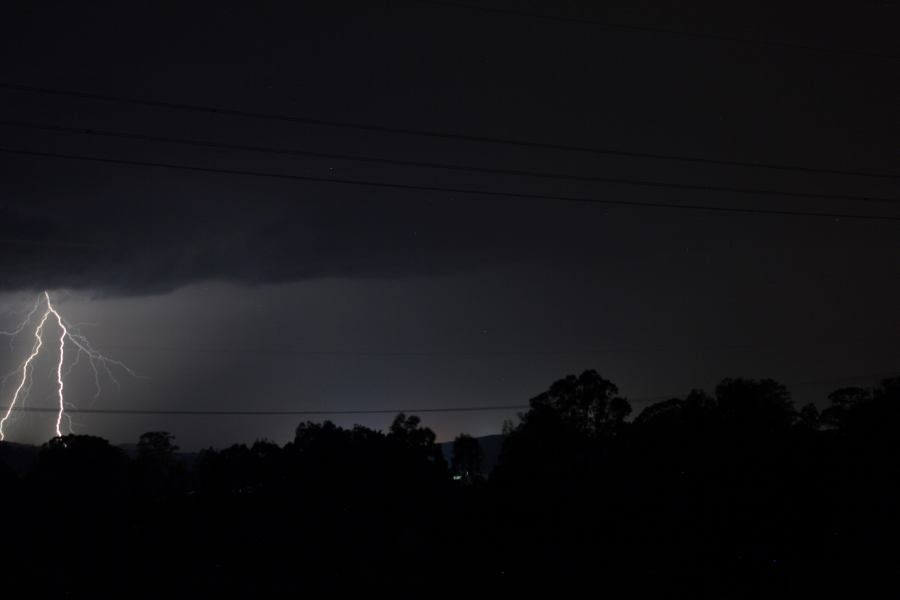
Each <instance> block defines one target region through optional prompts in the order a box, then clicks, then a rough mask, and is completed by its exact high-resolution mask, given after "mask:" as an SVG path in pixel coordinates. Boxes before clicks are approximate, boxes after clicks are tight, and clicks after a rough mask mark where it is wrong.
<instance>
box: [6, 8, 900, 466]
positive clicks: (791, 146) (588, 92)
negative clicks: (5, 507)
mask: <svg viewBox="0 0 900 600" xmlns="http://www.w3.org/2000/svg"><path fill="white" fill-rule="evenodd" d="M472 4H478V3H477V2H475V0H472ZM787 4H788V5H789V6H786V3H785V2H775V1H773V2H763V3H751V4H747V5H741V6H740V7H736V6H734V5H732V4H731V3H718V2H698V3H693V4H692V6H691V7H690V8H689V9H687V8H685V7H684V6H683V3H674V2H673V3H668V2H663V1H662V0H648V1H641V2H634V1H628V2H624V1H617V2H606V3H596V2H584V1H582V2H563V3H560V2H555V3H554V2H549V1H534V2H516V3H512V2H506V3H504V2H500V1H499V0H494V1H492V2H487V3H481V4H479V6H482V7H495V8H501V9H506V8H512V9H514V10H515V11H525V12H530V13H536V14H540V15H557V16H565V17H567V18H570V19H569V20H566V19H550V18H537V17H532V16H528V15H524V14H518V13H510V12H504V11H502V10H501V11H489V10H487V11H486V10H475V9H472V8H466V7H465V6H461V5H458V4H456V3H452V2H447V3H442V2H416V1H411V0H410V1H401V0H395V1H385V0H374V1H371V2H358V3H357V2H344V1H335V2H295V3H275V2H242V3H236V2H215V3H200V2H192V3H177V4H176V3H172V6H171V7H168V8H166V7H163V3H157V2H143V3H131V2H129V3H121V2H117V3H113V2H109V3H106V2H78V3H71V2H41V3H35V2H18V1H16V2H9V3H5V4H4V9H3V13H4V14H3V16H2V18H0V47H2V56H3V58H4V60H3V61H2V63H0V111H2V113H0V121H2V122H0V136H2V138H0V149H2V152H0V289H2V291H0V329H7V328H9V327H10V326H12V325H14V323H15V322H16V321H17V320H18V319H19V318H21V316H22V314H23V313H24V312H25V311H27V310H28V309H29V308H30V306H31V304H32V303H33V301H34V297H35V294H36V293H38V292H39V291H40V290H44V289H48V290H50V291H51V294H52V297H53V298H54V299H55V301H56V303H57V305H58V307H59V308H60V310H61V311H62V312H63V313H64V314H65V315H66V317H67V318H68V319H69V321H70V322H72V323H84V325H83V326H82V331H83V332H84V333H85V334H86V335H88V336H90V338H91V339H92V340H93V342H94V343H95V345H96V346H97V348H98V349H100V350H102V351H103V352H105V353H106V354H108V355H110V356H112V357H114V358H118V359H121V360H123V361H125V362H126V363H127V364H129V365H130V366H131V367H133V368H134V369H135V370H136V371H137V372H138V373H140V374H141V375H143V376H145V378H139V379H133V378H128V377H122V378H121V383H122V387H121V390H116V388H115V386H109V385H107V386H106V389H105V390H104V393H103V395H101V396H100V397H99V398H98V399H96V400H92V398H91V396H92V394H93V392H92V389H91V385H90V381H89V379H90V374H89V373H82V372H79V373H78V374H76V375H75V376H74V378H73V379H72V382H71V385H70V386H69V388H68V389H69V390H70V391H69V398H70V400H71V401H72V402H73V403H74V404H75V405H77V406H80V407H88V406H94V407H96V408H103V409H118V408H123V409H156V410H201V411H202V410H368V409H394V408H398V409H400V408H406V409H416V408H418V409H421V408H443V407H472V406H496V405H521V404H527V401H528V399H529V398H531V397H533V396H534V395H536V394H538V393H540V392H541V391H543V390H544V389H545V388H546V387H547V386H548V385H549V384H550V383H551V382H552V381H553V380H555V379H557V378H559V377H561V376H563V375H565V374H567V373H574V372H580V371H582V370H584V369H587V368H595V369H597V370H598V371H599V372H600V373H601V374H602V375H603V376H605V377H607V378H608V379H611V380H612V381H614V382H615V383H617V384H618V385H619V388H620V391H621V392H622V393H623V394H624V395H625V396H627V397H628V398H629V399H630V400H631V401H632V404H633V406H634V409H635V412H639V411H640V410H641V409H642V408H643V407H644V406H646V405H647V404H648V403H650V402H652V401H655V400H659V399H663V398H667V397H670V396H673V395H677V394H684V393H686V392H687V391H689V390H690V389H691V388H705V389H711V388H712V387H713V386H714V385H715V384H716V383H717V382H718V381H719V380H720V379H722V378H724V377H727V376H746V377H773V378H777V379H779V380H780V381H782V382H784V383H786V384H790V388H791V390H792V392H793V393H794V396H795V400H797V402H798V403H802V402H806V401H824V399H825V395H826V394H827V393H828V392H829V391H830V390H832V389H834V388H836V387H839V386H841V385H847V384H851V383H859V384H869V383H873V382H874V381H876V380H877V379H879V378H880V377H881V376H887V375H890V374H896V373H898V372H900V354H898V350H897V342H898V339H900V317H898V311H897V307H898V300H900V260H898V257H900V206H897V204H896V203H897V202H900V198H898V186H897V178H896V174H897V173H900V166H898V157H900V144H898V140H900V135H898V134H900V118H898V107H900V78H898V77H897V72H898V65H900V58H898V57H900V47H898V43H897V38H896V35H895V34H896V25H897V22H898V17H900V6H898V5H897V4H896V3H891V2H874V1H872V2H832V3H824V4H823V3H821V2H796V3H787ZM609 24H617V25H619V26H617V27H609V26H607V25H609ZM677 32H690V35H685V34H680V33H677ZM734 38H738V39H734ZM740 40H744V41H740ZM746 40H750V41H746ZM9 84H12V87H10V85H9ZM15 86H26V87H27V86H32V87H38V88H47V89H49V90H55V91H56V92H67V91H71V92H80V93H87V94H97V95H101V96H104V95H105V96H115V97H120V98H126V99H134V100H142V101H158V102H161V103H175V104H190V105H198V106H204V107H219V108H226V109H233V110H236V111H244V112H251V113H264V114H269V115H286V116H294V117H302V118H303V119H307V121H294V122H291V121H289V120H277V119H263V118H260V117H259V116H257V117H249V116H238V115H228V114H216V113H215V112H212V111H188V110H179V109H176V108H174V107H168V108H167V107H163V106H146V105H140V104H137V103H128V102H113V101H106V100H103V99H100V98H96V97H95V98H88V97H78V96H73V95H66V94H62V93H39V92H37V91H35V90H31V91H29V90H26V89H22V88H21V87H19V88H16V87H15ZM309 120H322V121H334V122H344V123H351V124H364V125H370V126H376V127H374V128H355V127H333V126H326V125H322V124H319V125H316V124H313V123H311V122H309ZM35 125H40V126H41V127H43V129H41V128H36V127H35ZM48 127H49V129H48ZM53 127H57V129H56V130H53V129H52V128H53ZM65 128H72V129H80V130H85V129H89V130H93V131H94V133H93V134H86V133H77V132H74V131H66V130H64V129H65ZM378 128H383V129H382V130H379V129H378ZM391 129H397V130H421V131H429V132H440V133H449V134H454V135H451V136H444V137H441V136H422V135H410V134H408V133H400V132H397V131H394V132H391V131H389V130H391ZM101 131H102V132H117V133H127V134H137V135H138V136H140V135H144V136H157V137H168V138H179V139H181V140H192V141H194V142H215V143H224V144H231V145H244V146H254V147H266V148H277V149H286V150H293V151H302V152H307V153H309V152H314V153H320V154H329V155H355V156H364V157H374V158H378V159H380V160H382V161H384V159H389V160H392V161H418V162H429V163H449V164H453V165H466V166H471V167H479V168H486V169H501V170H503V169H505V170H516V171H528V172H531V173H553V174H563V175H568V176H577V177H582V178H615V179H620V180H622V179H625V180H629V181H644V182H665V183H670V184H688V185H691V186H697V187H698V188H702V187H717V188H722V187H729V188H743V189H747V188H752V189H756V190H759V189H763V190H781V191H787V192H791V193H794V194H808V196H807V197H798V196H797V195H793V196H791V195H775V194H746V193H737V192H727V191H721V190H709V189H707V190H703V189H683V188H677V187H668V188H666V187H656V188H654V187H648V186H639V185H632V184H625V183H609V182H598V181H585V180H583V179H582V180H578V179H577V178H571V177H570V178H548V177H530V176H524V175H521V174H511V173H505V174H502V173H489V172H484V171H479V172H473V171H459V170H452V169H439V168H427V167H421V166H419V167H416V166H412V165H408V164H407V165H402V164H396V162H395V163H393V164H389V163H387V162H362V161H350V160H344V159H339V158H335V157H333V156H332V157H325V156H317V157H315V156H309V155H285V154H275V153H271V152H268V153H267V152H259V151H249V150H238V149H234V148H232V149H226V148H213V147H208V146H202V145H197V144H193V145H188V144H175V143H167V142H163V141H159V140H149V139H146V138H145V139H137V137H136V136H132V137H131V138H126V137H121V136H119V137H113V136H109V135H97V133H98V132H101ZM454 136H463V137H464V136H470V137H482V138H483V137H489V138H501V139H506V140H518V141H522V142H528V143H525V144H499V143H489V142H478V141H475V140H472V139H468V140H466V139H461V137H454ZM529 143H536V144H531V145H529ZM540 144H546V145H553V146H556V147H555V148H549V147H540ZM561 146H577V147H583V148H593V149H601V150H614V151H620V152H623V153H636V154H642V155H647V154H654V155H667V156H681V157H694V158H703V159H711V160H713V161H724V162H732V163H766V164H770V165H782V166H789V167H802V168H801V169H769V168H755V167H747V166H738V165H735V164H731V165H726V164H718V163H716V162H698V161H681V160H665V159H659V158H656V159H654V158H649V157H647V156H626V155H621V154H620V155H616V154H609V153H598V152H585V151H581V152H579V151H573V150H565V149H562V148H560V147H561ZM9 150H13V151H15V152H14V153H10V152H8V151H9ZM22 151H25V152H31V153H39V154H43V155H42V156H39V155H34V154H22V153H21V152H22ZM47 154H63V155H69V156H83V157H95V158H105V159H113V160H119V161H126V162H128V161H132V162H142V163H157V164H158V163H165V164H170V165H183V166H191V167H201V168H207V169H215V170H221V171H252V172H257V173H259V172H265V173H278V174H286V175H292V176H300V177H309V178H319V179H324V178H327V179H341V180H356V181H360V180H361V181H370V182H385V183H390V184H400V185H403V186H411V187H413V188H415V187H417V186H418V187H420V188H421V187H440V188H452V189H454V190H457V191H434V190H423V189H400V188H395V187H373V186H364V185H347V184H341V183H334V182H323V181H318V182H317V181H308V180H298V179H295V180H291V179H286V178H277V177H260V176H251V175H247V174H244V175H240V174H234V173H222V172H219V173H212V172H200V171H190V170H175V169H171V168H163V167H159V166H157V167H151V166H146V165H143V166H142V165H134V164H131V165H125V164H113V163H109V162H91V161H76V160H71V159H65V158H60V157H55V158H54V157H50V156H46V155H47ZM805 168H811V169H813V170H811V171H810V170H804V169H805ZM828 171H831V172H828ZM850 171H852V172H859V173H865V174H868V175H860V174H858V175H849V174H846V172H850ZM460 189H466V190H483V191H492V192H504V193H508V195H505V196H498V195H494V196H482V195H477V194H468V193H462V192H459V191H458V190H460ZM516 194H523V196H522V197H517V196H516ZM815 194H823V195H830V196H832V197H830V198H829V197H814V195H815ZM535 196H552V197H555V199H553V198H537V197H535ZM834 196H843V198H835V197H834ZM561 197H576V198H583V199H594V200H599V201H600V202H599V203H592V202H571V201H567V200H562V199H560V198H561ZM873 199H886V200H889V202H880V201H873ZM610 201H613V202H622V203H637V204H645V206H625V205H620V204H605V203H603V202H610ZM890 201H892V202H890ZM646 204H667V205H692V206H697V205H702V206H707V207H713V208H715V207H718V208H749V209H762V210H768V211H775V212H776V213H779V214H752V213H748V212H721V211H714V210H700V209H696V208H692V209H686V208H680V209H679V208H671V207H665V206H646ZM790 212H801V213H815V212H819V213H828V214H831V215H843V216H841V217H837V216H831V217H814V216H803V215H790V214H785V213H790ZM864 216H870V217H876V218H868V219H867V218H853V217H864ZM26 345H27V344H24V343H23V344H14V346H13V349H12V350H11V351H6V347H5V346H3V348H4V352H3V353H2V354H0V369H2V372H3V373H6V372H8V371H11V370H13V369H15V368H16V366H17V364H18V361H20V359H21V358H22V355H23V353H24V352H25V351H26V350H27V349H26ZM45 358H46V360H45V361H44V363H40V364H39V365H38V367H39V368H38V370H37V371H36V375H35V385H34V389H33V394H32V398H31V400H30V402H31V404H33V405H35V406H49V405H51V404H52V398H51V396H52V394H53V387H52V381H51V380H50V374H49V370H50V368H51V367H50V366H49V365H50V363H51V362H52V358H50V357H45ZM45 363H46V364H45ZM40 365H43V366H40ZM45 374H46V377H45ZM10 391H11V390H10V382H9V381H7V382H6V383H5V384H4V387H3V390H2V393H3V398H2V400H0V405H6V404H7V402H8V396H9V393H10ZM515 413H516V411H515V410H513V409H510V410H505V411H493V412H489V411H482V412H455V413H427V414H423V420H424V422H425V424H427V425H429V426H431V427H432V428H433V429H434V430H435V431H436V432H437V434H438V439H439V440H445V439H451V438H452V437H453V436H455V435H456V434H458V433H460V432H462V431H465V432H469V433H472V434H474V435H485V434H489V433H497V432H499V430H500V428H501V424H502V422H503V420H504V419H508V418H514V416H515ZM391 417H392V415H390V414H375V415H352V416H335V417H333V419H334V420H335V421H336V422H338V423H339V424H342V425H352V424H353V423H360V424H364V425H369V426H374V427H379V428H383V427H385V426H386V425H387V424H388V423H389V421H390V419H391ZM303 418H304V417H300V416H289V417H285V416H254V417H236V416H228V417H223V416H218V417H212V416H183V415H182V416H172V415H153V416H148V415H121V414H114V415H97V414H77V415H73V419H74V426H75V430H76V431H77V432H79V433H90V434H95V435H102V436H104V437H107V438H109V439H110V440H112V441H113V442H117V443H118V442H133V441H136V439H137V437H138V435H139V434H140V433H141V432H144V431H147V430H154V429H164V430H168V431H171V432H172V433H174V434H175V435H176V436H177V439H178V442H179V443H180V444H181V445H182V447H185V448H189V449H195V448H199V447H201V446H206V445H216V446H222V445H225V444H230V443H232V442H248V441H253V440H254V439H257V438H263V437H267V438H269V439H272V440H275V441H278V442H283V441H286V440H287V439H289V438H290V437H291V436H292V434H293V430H294V427H295V426H296V424H297V423H298V422H299V421H300V420H301V419H303ZM316 418H322V417H316ZM49 421H50V416H49V415H47V414H41V413H25V414H22V415H20V416H19V421H18V422H17V424H16V426H15V427H13V428H12V429H10V430H9V431H10V439H16V440H19V441H45V440H46V439H47V438H48V437H49V436H50V434H51V433H52V426H51V425H50V423H49Z"/></svg>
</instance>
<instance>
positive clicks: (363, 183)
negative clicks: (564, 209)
mask: <svg viewBox="0 0 900 600" xmlns="http://www.w3.org/2000/svg"><path fill="white" fill-rule="evenodd" d="M0 152H2V153H6V154H13V155H18V156H31V157H37V158H53V159H63V160H73V161H81V162H94V163H101V164H113V165H124V166H136V167H153V168H161V169H172V170H178V171H190V172H198V173H212V174H219V175H235V176H244V177H262V178H268V179H285V180H291V181H307V182H311V183H327V184H337V185H348V186H356V187H368V188H382V189H395V190H406V191H417V192H439V193H448V194H461V195H467V196H485V197H492V198H518V199H531V200H553V201H558V202H572V203H579V204H600V205H607V206H628V207H640V208H670V209H677V210H693V211H698V210H699V211H710V212H719V213H738V214H756V215H779V216H790V217H816V218H828V219H848V220H851V219H852V220H864V221H900V216H890V215H867V214H860V213H844V212H840V213H838V212H809V211H802V210H781V209H769V208H739V207H727V206H716V205H712V204H675V203H669V202H646V201H630V200H612V199H606V198H588V197H585V196H561V195H553V194H529V193H522V192H506V191H492V190H474V189H467V188H453V187H442V186H432V185H416V184H405V183H389V182H383V181H367V180H360V179H340V178H335V177H313V176H307V175H291V174H287V173H272V172H267V171H250V170H241V169H224V168H215V167H197V166H189V165H179V164H173V163H163V162H150V161H138V160H126V159H115V158H101V157H96V156H83V155H77V154H63V153H59V152H38V151H32V150H20V149H13V148H3V147H0ZM610 183H622V184H625V185H638V184H640V185H643V186H649V187H658V188H671V189H695V190H703V191H718V190H715V189H710V188H709V187H705V186H690V187H689V188H688V187H687V186H685V185H682V184H667V183H649V182H629V181H627V180H622V181H616V182H612V181H611V182H610Z"/></svg>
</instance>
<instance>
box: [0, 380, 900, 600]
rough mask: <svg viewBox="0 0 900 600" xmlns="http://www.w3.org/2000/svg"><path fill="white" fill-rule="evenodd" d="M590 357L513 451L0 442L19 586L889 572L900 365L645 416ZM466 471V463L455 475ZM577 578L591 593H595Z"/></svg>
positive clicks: (260, 589)
mask: <svg viewBox="0 0 900 600" xmlns="http://www.w3.org/2000/svg"><path fill="white" fill-rule="evenodd" d="M629 412H630V407H629V406H628V403H627V402H626V401H624V400H623V399H621V398H619V397H618V394H617V390H616V389H615V386H613V385H612V384H610V383H609V382H607V381H605V380H603V379H601V378H600V377H599V376H597V375H596V373H594V372H586V373H584V374H582V375H581V376H579V377H570V378H567V379H565V380H561V381H559V382H557V383H556V384H554V385H553V386H552V387H551V389H550V390H549V391H548V392H546V393H544V394H542V395H540V396H538V397H537V398H535V399H534V400H532V408H531V410H530V411H528V412H527V413H526V414H524V415H523V418H522V422H521V423H520V424H518V425H517V426H516V427H514V428H510V429H509V431H507V436H506V439H505V443H504V449H503V454H502V456H501V459H500V464H499V465H498V467H497V468H496V469H495V470H494V472H493V473H492V474H491V475H490V477H489V478H487V479H485V478H483V477H481V476H480V475H478V471H479V452H478V448H477V444H473V443H472V440H471V438H468V439H467V438H462V439H461V441H459V442H458V443H457V445H456V448H455V449H456V452H455V454H454V461H453V464H452V465H448V464H447V463H446V462H445V461H444V459H443V457H442V455H441V452H440V450H439V447H438V446H437V445H436V444H435V443H434V435H433V434H432V433H431V432H430V431H429V430H428V429H426V428H423V427H421V426H420V425H419V423H418V420H417V419H415V418H414V417H412V418H410V417H404V416H402V415H401V416H398V418H397V420H396V421H395V423H394V425H393V426H392V428H391V429H390V431H389V432H388V433H381V432H376V431H372V430H369V429H365V428H354V429H352V430H345V429H341V428H338V427H335V426H333V425H331V424H329V423H326V424H312V423H305V424H302V425H300V427H298V429H297V436H296V439H295V440H294V442H292V443H289V444H287V445H285V446H284V447H279V446H277V445H275V444H271V443H267V442H257V443H256V444H254V445H253V446H252V447H249V448H248V447H246V446H234V447H231V448H229V449H226V450H222V451H206V452H203V453H201V454H200V455H199V456H198V457H197V459H196V460H195V461H194V462H193V463H192V464H185V463H183V462H182V461H180V460H179V459H178V455H177V454H175V453H174V450H175V448H174V446H173V445H172V440H171V438H170V436H168V435H166V434H163V433H149V434H146V435H145V436H143V437H142V438H141V443H140V444H139V447H138V450H137V452H136V453H135V454H134V456H131V457H129V456H128V455H126V454H125V453H124V452H123V451H122V450H120V449H119V448H116V447H113V446H111V445H109V444H108V443H107V442H105V441H104V440H102V439H100V438H93V437H89V436H68V437H64V438H60V439H54V440H51V441H50V442H48V443H47V444H45V445H44V446H43V447H42V448H41V450H40V453H39V456H38V458H37V460H36V461H35V462H34V463H33V464H32V465H29V466H27V467H24V468H23V467H22V466H21V464H20V463H21V461H20V463H16V460H15V457H16V456H17V453H18V454H21V452H22V449H21V448H16V447H14V446H12V445H10V444H6V445H0V498H2V505H0V508H2V511H3V515H4V522H3V525H2V535H3V539H2V556H0V558H2V562H0V569H2V577H3V581H4V596H6V594H7V593H8V594H10V596H9V597H16V596H18V595H19V594H26V595H27V597H34V598H37V597H57V598H63V597H66V598H71V597H78V598H82V597H83V598H88V597H91V598H96V597H111V596H115V597H123V598H166V597H188V596H193V597H213V598H214V597H222V596H225V597H234V596H242V597H274V596H284V597H296V596H299V595H301V594H304V593H322V592H332V593H341V592H348V591H364V592H366V593H369V594H373V595H374V594H376V593H379V594H380V593H384V592H387V593H388V594H389V595H394V596H413V595H415V596H419V597H422V596H426V595H437V594H446V593H448V592H450V593H468V594H483V593H487V594H495V595H503V596H504V597H506V596H509V595H513V594H516V595H518V594H525V593H528V592H540V591H545V592H557V593H559V594H560V596H559V597H566V596H569V595H574V593H575V590H576V589H581V590H584V591H586V592H587V593H590V594H595V595H597V596H607V597H624V596H626V595H627V596H629V597H653V598H700V597H705V598H773V597H784V598H804V597H811V596H813V595H820V596H821V595H827V596H832V595H835V594H852V597H875V596H876V595H877V596H879V597H880V596H882V595H883V594H884V591H883V590H890V589H891V588H892V587H893V586H892V585H889V587H886V588H883V587H882V586H883V585H885V584H886V583H887V584H892V582H891V579H892V574H893V572H894V570H895V568H896V566H895V560H894V559H895V556H896V555H897V544H898V540H900V537H898V533H900V528H898V522H900V521H898V500H900V467H898V465H900V451H898V450H900V443H898V437H897V434H896V429H897V427H898V421H900V379H893V380H887V381H885V382H884V383H883V384H882V385H881V386H880V387H878V388H876V389H874V390H863V389H857V388H846V389H842V390H838V391H836V392H835V393H833V394H832V395H831V396H830V398H829V404H828V408H827V409H825V410H823V411H822V413H821V414H820V413H819V412H818V411H817V410H815V409H814V408H813V407H811V406H810V407H804V408H803V409H802V410H800V411H797V410H795V409H794V407H793V405H792V404H791V402H790V399H789V397H788V394H787V392H786V390H785V389H784V388H783V387H782V386H780V385H779V384H777V383H775V382H772V381H746V380H726V381H724V382H722V384H721V385H720V386H719V387H718V388H717V389H716V393H715V395H713V396H708V395H706V394H704V393H701V392H693V393H691V394H689V395H688V396H687V397H686V398H683V399H673V400H670V401H667V402H663V403H659V404H657V405H654V406H652V407H650V408H648V409H647V410H645V411H644V412H643V413H641V414H640V415H638V417H637V418H635V419H634V420H633V421H630V422H629V421H628V420H627V419H626V417H627V416H628V413H629ZM453 475H455V476H456V478H455V479H454V477H453ZM581 593H584V592H581Z"/></svg>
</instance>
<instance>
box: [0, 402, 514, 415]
mask: <svg viewBox="0 0 900 600" xmlns="http://www.w3.org/2000/svg"><path fill="white" fill-rule="evenodd" d="M523 408H528V405H527V404H510V405H506V406H464V407H443V408H412V409H411V408H373V409H359V410H340V409H338V410H156V409H140V408H138V409H128V408H118V409H117V408H68V407H67V408H66V413H84V414H101V415H184V416H201V415H202V416H289V415H381V414H397V413H405V414H415V413H444V412H484V411H495V410H515V409H523ZM7 409H8V407H7V406H4V407H3V408H2V410H7ZM13 410H14V411H20V412H40V413H44V412H52V413H57V412H59V407H58V406H57V407H52V406H14V407H13Z"/></svg>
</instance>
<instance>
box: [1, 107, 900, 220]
mask: <svg viewBox="0 0 900 600" xmlns="http://www.w3.org/2000/svg"><path fill="white" fill-rule="evenodd" d="M0 125H4V126H8V127H19V128H24V129H33V130H39V131H52V132H59V133H74V134H79V135H90V136H99V137H107V138H118V139H126V140H133V141H142V142H161V143H165V144H177V145H182V146H192V147H201V148H214V149H219V150H236V151H242V152H257V153H264V154H275V155H282V156H305V157H311V158H326V159H336V160H347V161H356V162H368V163H376V164H385V165H393V166H404V167H417V168H427V169H441V170H449V171H464V172H470V173H484V174H491V175H512V176H517V177H534V178H539V179H551V180H565V181H579V182H584V183H613V184H623V185H638V186H647V187H660V186H662V187H666V188H681V189H688V190H703V191H710V192H711V191H717V192H727V193H734V194H750V195H766V196H773V195H774V196H784V197H789V198H815V199H828V200H851V201H859V202H876V203H877V202H886V203H892V204H898V203H900V199H895V198H880V197H877V196H859V195H853V194H826V193H820V192H797V191H790V190H776V189H765V188H741V187H733V186H710V185H703V186H698V185H693V184H679V183H668V182H654V181H641V180H634V179H626V178H619V177H596V176H583V175H569V174H566V173H550V172H545V171H531V170H524V169H505V168H493V167H476V166H469V165H460V164H454V163H441V162H430V161H418V160H400V159H392V158H381V157H376V156H362V155H351V154H336V153H330V152H316V151H312V150H297V149H290V148H274V147H271V146H256V145H250V144H234V143H229V142H214V141H208V140H196V139H189V138H180V137H169V136H160V135H150V134H144V133H134V132H127V131H112V130H107V129H94V128H89V127H67V126H63V125H49V124H44V123H32V122H25V121H10V120H2V119H0Z"/></svg>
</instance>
